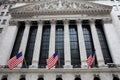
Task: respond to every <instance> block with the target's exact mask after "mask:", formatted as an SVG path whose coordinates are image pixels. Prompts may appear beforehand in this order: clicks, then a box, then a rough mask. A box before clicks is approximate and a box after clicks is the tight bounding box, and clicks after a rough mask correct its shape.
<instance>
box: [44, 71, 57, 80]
mask: <svg viewBox="0 0 120 80" xmlns="http://www.w3.org/2000/svg"><path fill="white" fill-rule="evenodd" d="M49 79H50V80H56V73H55V74H54V73H45V75H44V80H49Z"/></svg>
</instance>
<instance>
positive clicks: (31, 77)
mask: <svg viewBox="0 0 120 80" xmlns="http://www.w3.org/2000/svg"><path fill="white" fill-rule="evenodd" d="M25 77H26V80H38V74H35V73H30V74H26V76H25Z"/></svg>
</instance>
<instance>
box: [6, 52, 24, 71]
mask: <svg viewBox="0 0 120 80" xmlns="http://www.w3.org/2000/svg"><path fill="white" fill-rule="evenodd" d="M22 61H23V58H22V52H20V53H18V54H16V55H15V56H14V57H12V58H11V59H9V60H8V62H7V63H8V67H9V69H13V68H15V67H16V66H17V65H18V64H20V63H21V62H22Z"/></svg>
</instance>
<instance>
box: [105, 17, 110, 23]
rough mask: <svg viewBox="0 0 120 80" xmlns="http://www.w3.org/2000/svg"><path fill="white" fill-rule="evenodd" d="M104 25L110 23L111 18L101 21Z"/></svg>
mask: <svg viewBox="0 0 120 80" xmlns="http://www.w3.org/2000/svg"><path fill="white" fill-rule="evenodd" d="M103 22H104V23H112V18H105V19H103Z"/></svg>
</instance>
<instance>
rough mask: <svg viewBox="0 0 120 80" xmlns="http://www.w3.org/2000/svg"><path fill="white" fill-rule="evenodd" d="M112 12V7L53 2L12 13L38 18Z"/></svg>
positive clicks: (17, 15) (59, 0) (31, 5)
mask: <svg viewBox="0 0 120 80" xmlns="http://www.w3.org/2000/svg"><path fill="white" fill-rule="evenodd" d="M16 5H17V4H16ZM111 10H112V7H111V6H106V5H100V4H97V3H92V2H86V1H66V0H53V1H49V2H46V1H45V2H40V3H33V4H26V5H25V6H21V7H16V8H12V9H11V10H10V13H11V15H12V17H18V18H21V17H34V18H37V16H39V15H41V16H42V15H65V14H67V15H70V14H71V15H73V14H79V15H81V14H82V15H84V14H87V15H103V14H110V12H111Z"/></svg>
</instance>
